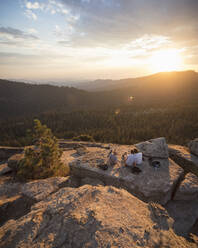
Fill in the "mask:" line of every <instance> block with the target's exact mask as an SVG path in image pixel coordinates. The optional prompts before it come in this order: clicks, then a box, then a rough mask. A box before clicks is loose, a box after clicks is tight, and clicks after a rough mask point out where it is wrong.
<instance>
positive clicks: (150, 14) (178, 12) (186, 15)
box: [57, 0, 198, 46]
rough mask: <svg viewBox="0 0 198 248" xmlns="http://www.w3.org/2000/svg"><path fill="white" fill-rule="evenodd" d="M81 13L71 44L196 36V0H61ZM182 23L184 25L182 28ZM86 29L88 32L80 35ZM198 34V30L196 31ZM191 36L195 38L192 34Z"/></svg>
mask: <svg viewBox="0 0 198 248" xmlns="http://www.w3.org/2000/svg"><path fill="white" fill-rule="evenodd" d="M57 2H61V3H63V4H64V6H65V7H66V8H67V9H69V11H70V12H71V13H72V14H73V15H75V16H79V18H78V21H77V22H75V24H74V28H75V30H76V33H75V34H74V35H73V39H71V45H79V46H81V45H82V46H84V45H85V44H86V42H87V44H88V46H89V45H90V44H92V45H93V46H116V45H117V46H119V45H120V44H124V43H129V42H130V41H132V40H134V39H138V38H141V37H142V36H144V35H156V36H159V35H161V36H165V37H169V38H170V39H173V40H177V41H182V40H189V36H187V35H185V30H186V28H187V27H191V29H189V28H187V29H188V34H189V35H190V36H193V37H195V36H194V35H195V30H196V29H197V22H198V15H197V12H198V1H197V0H166V1H164V0H149V1H145V0H133V1H131V0H124V1H123V0H97V1H96V0H92V1H85V0H84V1H83V0H75V1H71V0H62V1H57ZM182 27H185V28H184V29H182ZM81 33H85V34H86V35H85V36H83V37H82V36H81V35H80V34H81ZM197 34H198V32H197ZM193 37H192V38H193Z"/></svg>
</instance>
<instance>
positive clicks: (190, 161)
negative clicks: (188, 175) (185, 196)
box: [168, 145, 198, 176]
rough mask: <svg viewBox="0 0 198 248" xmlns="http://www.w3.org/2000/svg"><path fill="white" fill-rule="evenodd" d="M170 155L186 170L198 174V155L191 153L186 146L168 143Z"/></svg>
mask: <svg viewBox="0 0 198 248" xmlns="http://www.w3.org/2000/svg"><path fill="white" fill-rule="evenodd" d="M168 151H169V157H170V158H171V159H173V160H174V161H175V162H176V163H177V164H178V165H180V166H181V167H182V168H183V169H184V170H185V171H186V172H192V173H193V174H195V175H197V176H198V157H197V156H195V155H193V154H191V153H190V151H189V149H188V148H187V147H185V146H179V145H168Z"/></svg>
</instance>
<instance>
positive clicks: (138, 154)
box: [133, 148, 142, 166]
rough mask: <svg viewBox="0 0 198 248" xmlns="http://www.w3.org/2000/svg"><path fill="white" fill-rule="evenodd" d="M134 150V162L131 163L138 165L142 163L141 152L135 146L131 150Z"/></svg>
mask: <svg viewBox="0 0 198 248" xmlns="http://www.w3.org/2000/svg"><path fill="white" fill-rule="evenodd" d="M133 152H134V163H133V165H134V166H136V165H140V164H141V163H142V152H139V151H138V150H137V149H136V148H135V149H134V150H133Z"/></svg>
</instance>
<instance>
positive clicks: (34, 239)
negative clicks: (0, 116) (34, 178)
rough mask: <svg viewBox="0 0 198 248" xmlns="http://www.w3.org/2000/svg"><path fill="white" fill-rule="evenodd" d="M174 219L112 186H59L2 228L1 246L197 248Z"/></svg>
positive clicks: (3, 247) (21, 247) (155, 205)
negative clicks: (175, 227) (174, 226)
mask: <svg viewBox="0 0 198 248" xmlns="http://www.w3.org/2000/svg"><path fill="white" fill-rule="evenodd" d="M172 223H173V220H172V219H171V218H170V217H169V215H168V213H167V212H166V210H165V209H164V208H163V207H161V206H159V205H157V204H151V203H149V204H146V203H144V202H142V201H140V200H139V199H137V198H136V197H134V196H132V195H131V194H129V193H128V192H127V191H125V190H122V189H116V188H114V187H103V186H98V187H92V186H89V185H85V186H82V187H80V188H77V189H74V188H63V189H60V190H59V191H57V192H56V193H54V194H52V195H50V196H49V197H48V198H46V199H45V200H43V201H40V202H39V203H37V204H35V205H34V206H33V207H32V209H31V211H30V212H29V213H28V214H27V215H25V216H23V217H21V218H19V219H18V220H10V221H8V222H7V223H6V224H5V225H4V226H2V227H1V229H0V239H1V243H0V247H2V248H8V247H16V248H17V247H18V248H19V247H20V248H24V247H70V248H74V247H75V248H81V247H90V248H91V247H101V248H102V247H126V248H131V247H178V248H179V247H189V248H190V247H192V248H193V247H196V246H195V244H193V243H189V242H188V241H186V240H185V239H184V238H182V237H179V236H177V235H176V234H175V233H174V232H173V229H172Z"/></svg>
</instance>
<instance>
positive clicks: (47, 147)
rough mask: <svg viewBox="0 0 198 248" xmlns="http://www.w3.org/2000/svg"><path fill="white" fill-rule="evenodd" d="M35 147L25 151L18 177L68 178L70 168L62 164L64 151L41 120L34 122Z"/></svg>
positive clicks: (33, 139)
mask: <svg viewBox="0 0 198 248" xmlns="http://www.w3.org/2000/svg"><path fill="white" fill-rule="evenodd" d="M31 139H32V143H33V146H32V147H27V148H26V149H25V156H24V159H22V160H21V162H20V165H19V170H18V172H17V176H18V177H19V178H22V179H40V178H47V177H52V176H66V175H68V173H69V167H68V166H67V165H63V164H62V163H61V160H60V158H61V155H62V151H61V150H60V148H59V146H58V141H57V139H56V137H55V136H53V134H52V131H51V130H50V129H49V128H47V126H46V125H42V124H41V122H40V121H39V120H37V119H36V120H34V130H33V132H32V134H31Z"/></svg>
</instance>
